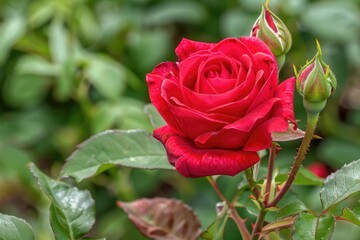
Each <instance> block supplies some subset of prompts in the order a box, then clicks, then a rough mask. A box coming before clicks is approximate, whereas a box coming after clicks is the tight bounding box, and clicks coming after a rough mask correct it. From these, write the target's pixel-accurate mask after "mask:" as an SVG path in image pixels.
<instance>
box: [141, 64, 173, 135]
mask: <svg viewBox="0 0 360 240" xmlns="http://www.w3.org/2000/svg"><path fill="white" fill-rule="evenodd" d="M177 75H178V69H177V66H176V64H175V63H173V62H164V63H160V64H159V65H157V66H156V67H155V68H154V70H153V71H152V72H151V73H148V74H147V75H146V82H147V85H148V87H149V95H150V99H151V102H152V103H153V104H154V106H155V107H156V109H157V110H158V111H159V113H160V115H161V116H162V117H163V118H164V120H165V122H166V123H167V124H169V125H170V126H172V127H174V128H177V129H179V127H178V124H177V121H176V119H175V118H174V117H173V115H172V114H171V113H170V110H169V107H168V104H167V102H166V101H165V99H164V98H163V97H162V96H161V95H162V94H161V86H162V84H163V82H164V80H166V79H172V80H174V81H176V79H177V77H178V76H177Z"/></svg>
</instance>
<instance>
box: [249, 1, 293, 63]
mask: <svg viewBox="0 0 360 240" xmlns="http://www.w3.org/2000/svg"><path fill="white" fill-rule="evenodd" d="M268 4H269V0H267V1H266V2H265V4H264V5H263V8H262V11H261V14H260V17H259V18H258V19H257V20H256V21H255V24H254V26H253V27H252V30H251V36H253V37H257V38H260V39H261V40H262V41H263V42H264V43H266V45H268V47H269V48H270V50H271V51H272V52H273V54H274V55H275V57H280V56H282V55H284V54H286V53H287V52H288V51H289V50H290V48H291V43H292V40H291V34H290V32H289V30H288V29H287V27H286V25H285V24H284V23H283V22H282V21H281V19H280V18H279V17H278V16H276V15H275V14H274V13H273V12H271V11H270V10H269V8H268Z"/></svg>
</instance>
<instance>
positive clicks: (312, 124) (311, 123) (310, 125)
mask: <svg viewBox="0 0 360 240" xmlns="http://www.w3.org/2000/svg"><path fill="white" fill-rule="evenodd" d="M318 119H319V113H312V114H311V113H310V114H309V113H308V115H307V123H306V124H307V126H306V132H305V136H304V138H303V140H302V142H301V145H300V148H299V150H298V153H297V155H296V157H295V161H294V164H293V166H292V168H291V171H290V173H289V177H288V179H287V180H286V182H285V184H284V186H283V187H282V188H281V190H280V191H279V192H278V193H277V194H276V196H275V198H274V200H272V201H271V202H270V203H268V204H267V205H266V208H269V207H274V206H275V205H276V204H277V203H278V202H279V201H280V200H281V199H282V197H283V196H284V195H285V193H286V192H287V191H288V190H289V189H290V186H291V184H292V183H293V182H294V180H295V177H296V174H297V173H298V171H299V169H300V167H301V164H302V161H303V160H304V159H305V156H306V153H307V150H308V148H309V145H310V142H311V140H312V138H313V136H314V132H315V128H316V125H317V122H318Z"/></svg>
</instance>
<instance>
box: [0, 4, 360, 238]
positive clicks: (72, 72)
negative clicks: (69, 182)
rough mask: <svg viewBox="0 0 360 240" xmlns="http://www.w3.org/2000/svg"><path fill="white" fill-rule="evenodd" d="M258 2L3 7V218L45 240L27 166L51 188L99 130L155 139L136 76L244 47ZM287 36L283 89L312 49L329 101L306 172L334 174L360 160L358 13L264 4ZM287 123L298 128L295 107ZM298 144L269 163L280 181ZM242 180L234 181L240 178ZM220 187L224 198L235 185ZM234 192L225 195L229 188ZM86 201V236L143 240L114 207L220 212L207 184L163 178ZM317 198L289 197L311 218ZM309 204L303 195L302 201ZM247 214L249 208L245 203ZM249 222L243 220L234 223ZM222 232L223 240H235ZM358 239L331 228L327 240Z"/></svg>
mask: <svg viewBox="0 0 360 240" xmlns="http://www.w3.org/2000/svg"><path fill="white" fill-rule="evenodd" d="M262 3H263V1H262V0H225V1H218V0H186V1H183V0H51V1H50V0H2V1H1V2H0V21H1V23H0V92H1V97H0V121H1V122H0V212H2V213H6V214H11V215H16V216H19V217H22V218H24V219H26V220H27V221H29V222H30V223H31V224H32V226H33V228H34V229H35V232H36V235H37V236H38V239H40V240H41V239H50V237H49V231H51V230H50V228H49V226H48V216H47V214H48V213H47V208H48V202H47V200H46V199H45V198H44V197H43V196H42V194H40V192H39V191H38V189H37V186H36V184H35V181H34V180H33V178H32V177H31V175H30V173H29V171H28V169H27V167H26V163H27V162H29V161H33V162H35V163H36V164H37V165H38V166H40V167H41V169H43V170H45V171H46V172H47V173H48V174H49V175H51V176H53V177H57V176H58V174H59V171H60V168H61V166H62V165H63V163H64V161H65V159H66V158H67V157H68V156H69V154H70V153H71V152H72V151H73V150H74V149H75V147H76V145H77V144H79V143H81V142H82V141H83V140H85V139H87V138H88V137H90V136H91V135H93V134H95V133H98V132H101V131H103V130H107V129H133V128H141V129H146V130H148V131H152V127H151V125H150V123H149V121H148V120H147V117H146V115H145V114H144V113H143V107H144V105H145V104H146V103H148V102H149V98H148V92H147V87H146V83H145V74H146V73H148V72H150V71H151V70H152V69H153V67H154V66H155V65H156V64H158V63H160V62H162V61H176V56H175V54H174V49H175V47H176V46H177V44H178V43H179V42H180V40H181V38H183V37H185V38H190V39H193V40H198V41H204V42H217V41H219V40H220V39H222V38H224V37H230V36H231V37H238V36H241V35H249V32H250V30H251V27H252V25H253V23H254V21H255V19H256V18H257V17H258V15H259V13H260V9H261V4H262ZM270 6H271V9H272V10H273V11H274V12H275V13H277V15H279V16H280V17H281V18H282V19H283V21H284V22H285V23H286V24H287V26H288V28H289V29H290V31H291V32H292V35H293V47H292V49H291V51H290V53H289V54H288V55H287V61H286V64H285V66H284V68H283V70H282V72H281V80H284V79H286V78H288V77H291V76H293V70H292V64H294V65H295V66H297V68H299V66H300V65H304V64H305V60H306V59H311V58H312V56H313V55H314V54H315V50H316V49H315V38H318V39H319V41H320V43H321V46H322V49H323V53H324V60H325V62H326V63H328V64H330V66H331V68H332V70H333V72H334V73H335V75H336V76H337V80H338V89H337V91H336V95H335V96H333V97H332V98H331V99H330V100H329V103H328V105H327V107H326V109H325V110H324V111H323V112H322V114H321V119H320V123H319V129H318V135H320V136H321V137H323V138H324V140H321V141H315V142H314V143H313V145H312V149H311V150H312V151H311V152H310V155H309V157H308V159H307V160H306V161H305V163H304V164H305V165H309V164H310V163H311V162H318V161H320V162H323V163H325V164H327V165H328V167H329V168H330V169H331V170H332V171H334V170H336V169H337V168H339V167H340V166H342V165H343V164H344V163H346V162H350V161H352V160H354V159H358V158H359V157H360V1H359V0H347V1H341V0H322V1H321V0H317V1H315V0H313V1H311V0H287V1H281V0H272V1H271V5H270ZM295 112H296V118H297V119H299V120H301V121H300V122H299V125H300V127H301V128H304V122H305V121H304V120H305V115H304V111H303V109H302V100H301V98H300V97H299V96H298V95H296V98H295ZM298 144H299V142H297V141H295V142H293V143H290V144H287V145H286V146H285V145H284V147H283V148H284V150H283V151H282V152H281V153H280V156H279V158H278V161H279V162H278V165H279V166H280V172H281V171H284V172H286V171H287V169H288V167H289V166H290V163H291V162H292V159H293V158H292V156H293V155H294V153H295V148H296V147H297V145H298ZM240 175H241V174H239V176H237V177H238V178H240V177H241V176H240ZM229 180H230V178H228V177H223V179H221V183H222V184H223V186H225V187H226V189H229V191H228V192H229V193H231V192H232V189H231V187H234V188H235V187H236V185H234V181H229ZM230 184H232V185H233V186H231V185H230ZM80 188H87V189H89V190H90V191H91V192H92V195H93V198H94V199H95V201H96V207H97V222H96V225H95V227H94V229H93V231H92V233H91V236H93V237H94V236H97V237H107V239H143V237H142V236H140V235H139V233H137V231H136V230H134V228H133V226H132V225H131V223H130V222H129V221H128V220H127V217H126V216H125V214H124V213H123V212H122V211H121V210H120V209H117V208H116V206H115V201H116V200H122V201H126V200H133V199H136V198H140V197H153V196H165V197H175V198H178V199H182V200H184V201H185V202H187V203H189V204H190V205H191V206H192V207H194V208H195V210H196V211H197V212H198V214H199V217H200V219H201V221H202V223H203V226H204V227H205V226H207V225H208V224H210V222H211V220H212V219H213V218H214V216H215V211H214V205H215V203H216V202H217V201H218V199H217V197H216V196H215V194H214V193H213V190H212V189H211V188H210V187H209V186H208V184H207V182H206V181H205V180H204V179H185V178H183V177H181V176H180V175H178V174H176V173H172V172H166V171H165V172H162V173H161V174H159V172H156V171H143V170H131V169H127V168H121V169H115V170H110V171H108V172H106V173H105V174H102V175H100V176H98V177H95V178H92V179H91V180H89V181H85V182H84V183H82V184H80ZM313 191H314V192H315V191H318V188H316V187H314V188H303V187H297V188H294V194H296V193H298V194H299V193H300V196H301V197H302V198H303V199H302V200H303V201H304V202H305V203H307V204H308V205H309V207H314V208H319V207H320V200H319V199H314V198H313V197H312V194H311V193H312V192H313ZM301 193H306V194H301ZM249 204H251V202H250V203H249ZM242 214H243V215H249V216H248V217H249V218H251V217H252V216H251V210H250V213H246V212H244V213H242ZM232 227H233V226H231V225H230V226H229V229H230V230H229V231H227V232H228V233H227V236H226V239H237V232H236V230H234V232H235V233H232V231H231V228H232ZM344 232H346V234H347V235H346V236H349V239H350V237H353V238H351V239H357V238H356V236H359V235H357V234H359V229H357V228H356V227H353V226H350V225H348V224H338V227H337V228H336V231H335V235H334V239H336V237H337V236H341V234H342V233H344Z"/></svg>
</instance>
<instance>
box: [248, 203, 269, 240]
mask: <svg viewBox="0 0 360 240" xmlns="http://www.w3.org/2000/svg"><path fill="white" fill-rule="evenodd" d="M265 215H266V211H265V210H264V209H262V210H260V212H259V215H258V217H257V219H256V222H255V225H254V228H253V231H252V234H251V240H257V239H259V232H260V231H261V228H262V227H263V224H264V220H265Z"/></svg>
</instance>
